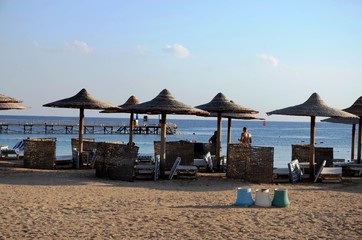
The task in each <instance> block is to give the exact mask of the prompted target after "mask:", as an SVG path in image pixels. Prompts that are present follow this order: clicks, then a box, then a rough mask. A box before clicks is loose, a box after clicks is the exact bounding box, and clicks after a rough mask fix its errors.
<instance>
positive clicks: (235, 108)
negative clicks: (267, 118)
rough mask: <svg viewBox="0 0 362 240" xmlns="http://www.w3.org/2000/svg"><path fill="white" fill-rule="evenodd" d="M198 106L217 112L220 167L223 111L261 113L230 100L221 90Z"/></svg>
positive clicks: (218, 162) (217, 151)
mask: <svg viewBox="0 0 362 240" xmlns="http://www.w3.org/2000/svg"><path fill="white" fill-rule="evenodd" d="M196 108H199V109H202V110H205V111H208V112H210V113H213V114H217V140H216V158H217V168H220V158H221V118H222V114H223V113H259V112H258V111H256V110H253V109H251V108H247V107H244V106H241V105H238V104H236V103H234V102H232V101H229V100H228V99H227V98H226V97H225V95H224V94H222V93H221V92H220V93H218V94H216V96H215V97H214V98H213V99H212V100H211V101H210V102H208V103H206V104H202V105H199V106H196Z"/></svg>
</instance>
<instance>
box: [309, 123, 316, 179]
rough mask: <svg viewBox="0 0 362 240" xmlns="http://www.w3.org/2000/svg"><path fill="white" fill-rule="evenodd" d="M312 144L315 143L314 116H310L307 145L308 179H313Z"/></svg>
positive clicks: (313, 159) (313, 156) (313, 153)
mask: <svg viewBox="0 0 362 240" xmlns="http://www.w3.org/2000/svg"><path fill="white" fill-rule="evenodd" d="M314 144H315V116H311V121H310V147H309V169H310V179H311V180H312V181H313V180H314V174H315V170H314V161H315V152H314Z"/></svg>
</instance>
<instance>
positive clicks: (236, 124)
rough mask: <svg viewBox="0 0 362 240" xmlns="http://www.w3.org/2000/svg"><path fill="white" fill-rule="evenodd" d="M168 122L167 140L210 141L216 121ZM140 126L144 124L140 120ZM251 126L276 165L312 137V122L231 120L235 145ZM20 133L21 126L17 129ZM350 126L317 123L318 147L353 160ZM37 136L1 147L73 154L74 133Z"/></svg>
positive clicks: (145, 142)
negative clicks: (42, 145) (25, 143)
mask: <svg viewBox="0 0 362 240" xmlns="http://www.w3.org/2000/svg"><path fill="white" fill-rule="evenodd" d="M158 121H159V120H158V118H157V117H156V118H155V117H154V116H149V119H148V123H150V124H157V123H158ZM7 122H13V123H42V124H44V123H68V124H69V123H77V122H78V118H77V117H43V116H0V123H7ZM167 122H168V123H175V124H177V126H178V129H177V134H176V135H167V138H166V139H167V141H178V140H193V141H197V142H207V141H208V139H209V137H210V136H211V135H212V134H213V132H214V131H215V130H216V118H199V119H196V120H185V119H168V120H167ZM85 123H86V124H87V123H88V124H94V123H95V124H97V123H103V124H114V125H128V124H129V119H127V118H91V117H89V118H87V117H86V118H85ZM139 124H143V120H142V117H140V120H139ZM244 126H245V127H248V128H249V131H250V133H251V134H252V136H253V144H252V145H253V146H267V147H274V165H275V166H276V167H285V166H286V164H287V162H289V161H290V160H291V154H292V153H291V152H292V147H291V145H292V144H308V143H309V135H310V123H309V122H274V121H267V122H266V125H265V126H263V124H262V121H241V120H233V121H232V142H234V143H236V142H237V141H238V140H237V139H238V138H239V137H240V134H241V132H242V128H243V127H244ZM11 129H14V130H16V131H21V130H22V127H19V128H17V129H15V128H14V127H12V128H11ZM351 129H352V127H351V125H347V124H334V123H324V122H317V123H316V146H321V147H333V148H334V158H344V159H350V156H351ZM34 131H38V133H33V134H23V133H17V132H9V133H8V134H0V145H8V146H9V147H12V146H13V145H15V144H16V143H17V142H18V141H19V140H21V139H24V138H27V137H41V138H42V137H52V138H57V146H56V147H57V155H71V144H70V141H71V138H74V137H77V136H78V135H77V133H75V134H44V133H43V131H44V130H43V128H40V129H36V128H34ZM226 135H227V120H223V129H222V151H223V154H226ZM85 137H87V138H95V140H96V141H123V142H128V137H129V136H128V135H126V134H112V135H110V134H107V135H105V134H103V133H101V132H100V133H97V134H86V135H85ZM159 139H160V136H159V135H137V134H136V135H134V142H135V143H136V145H137V146H139V147H140V149H139V152H140V153H153V141H154V140H159Z"/></svg>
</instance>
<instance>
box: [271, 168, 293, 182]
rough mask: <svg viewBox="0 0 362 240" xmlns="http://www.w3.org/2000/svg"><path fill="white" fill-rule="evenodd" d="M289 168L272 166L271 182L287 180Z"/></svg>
mask: <svg viewBox="0 0 362 240" xmlns="http://www.w3.org/2000/svg"><path fill="white" fill-rule="evenodd" d="M289 181H290V180H289V169H288V168H274V169H273V182H289Z"/></svg>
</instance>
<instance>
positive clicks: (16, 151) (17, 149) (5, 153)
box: [1, 140, 24, 159]
mask: <svg viewBox="0 0 362 240" xmlns="http://www.w3.org/2000/svg"><path fill="white" fill-rule="evenodd" d="M21 152H24V140H21V141H19V142H17V143H16V144H15V146H14V147H13V148H12V149H8V148H5V149H2V150H1V157H5V158H8V157H9V155H15V156H16V159H19V156H20V153H21Z"/></svg>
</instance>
